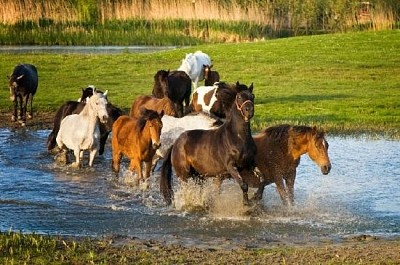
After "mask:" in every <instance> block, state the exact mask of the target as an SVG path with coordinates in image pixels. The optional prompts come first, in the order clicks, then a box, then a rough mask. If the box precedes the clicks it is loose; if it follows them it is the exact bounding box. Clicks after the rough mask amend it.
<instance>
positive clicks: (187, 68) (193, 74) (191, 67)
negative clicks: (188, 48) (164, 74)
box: [178, 51, 211, 89]
mask: <svg viewBox="0 0 400 265" xmlns="http://www.w3.org/2000/svg"><path fill="white" fill-rule="evenodd" d="M204 65H211V59H210V56H208V55H207V54H206V53H204V52H202V51H196V52H195V53H189V54H186V56H185V58H184V59H182V64H181V65H180V66H179V68H178V71H184V72H185V73H186V74H187V75H188V76H189V77H190V79H191V80H192V83H193V89H196V88H197V84H198V82H199V81H202V80H204Z"/></svg>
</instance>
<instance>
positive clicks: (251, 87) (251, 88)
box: [249, 82, 253, 93]
mask: <svg viewBox="0 0 400 265" xmlns="http://www.w3.org/2000/svg"><path fill="white" fill-rule="evenodd" d="M249 90H250V92H252V93H253V82H252V83H251V85H250V87H249Z"/></svg>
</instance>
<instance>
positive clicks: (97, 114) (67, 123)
mask: <svg viewBox="0 0 400 265" xmlns="http://www.w3.org/2000/svg"><path fill="white" fill-rule="evenodd" d="M106 106H107V100H106V98H105V96H104V94H102V93H97V92H96V90H94V91H93V96H91V97H90V98H89V100H88V103H86V104H85V106H84V108H83V110H82V111H81V112H80V113H79V114H71V115H68V116H66V117H65V118H64V119H63V120H62V121H61V126H60V130H59V131H58V134H57V138H56V141H57V145H58V147H59V148H60V149H61V152H62V153H64V154H66V151H67V149H71V150H73V151H74V155H75V162H74V163H72V166H73V167H80V166H81V161H80V160H81V157H83V151H84V150H89V152H90V155H89V166H90V167H91V166H93V160H94V157H95V155H96V153H97V151H98V148H99V144H100V143H99V141H100V129H99V125H98V120H100V122H102V123H106V122H107V120H108V113H107V108H106Z"/></svg>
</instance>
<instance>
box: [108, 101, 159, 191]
mask: <svg viewBox="0 0 400 265" xmlns="http://www.w3.org/2000/svg"><path fill="white" fill-rule="evenodd" d="M163 115H164V112H163V111H161V113H158V112H156V111H153V110H147V109H145V108H142V109H141V113H140V116H139V118H132V117H129V116H126V115H123V116H121V117H119V118H118V119H117V121H116V122H115V123H114V125H113V128H112V141H111V143H112V169H113V170H114V172H115V173H116V176H118V173H119V169H120V162H121V158H122V155H125V156H127V157H128V158H129V159H130V160H131V161H130V165H129V169H130V170H131V171H135V172H136V174H137V176H138V183H137V184H139V181H140V180H142V181H144V182H145V184H148V183H147V180H148V178H149V177H150V170H151V163H152V159H153V156H154V153H155V152H156V150H157V148H158V147H159V146H160V134H161V128H162V121H161V118H162V116H163ZM143 162H144V164H145V174H144V178H143V173H142V163H143Z"/></svg>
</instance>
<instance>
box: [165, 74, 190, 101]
mask: <svg viewBox="0 0 400 265" xmlns="http://www.w3.org/2000/svg"><path fill="white" fill-rule="evenodd" d="M168 92H169V95H168V96H169V97H170V98H171V100H172V101H182V100H184V99H186V98H190V94H191V92H192V81H191V79H190V77H189V76H188V75H187V74H186V73H185V72H184V71H171V72H170V74H169V76H168Z"/></svg>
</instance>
